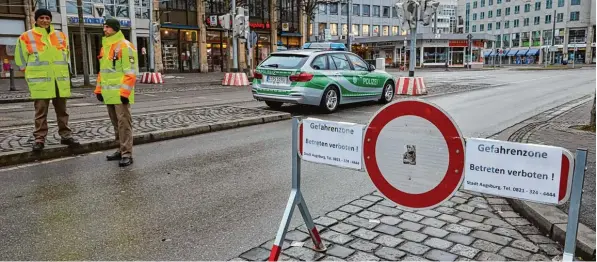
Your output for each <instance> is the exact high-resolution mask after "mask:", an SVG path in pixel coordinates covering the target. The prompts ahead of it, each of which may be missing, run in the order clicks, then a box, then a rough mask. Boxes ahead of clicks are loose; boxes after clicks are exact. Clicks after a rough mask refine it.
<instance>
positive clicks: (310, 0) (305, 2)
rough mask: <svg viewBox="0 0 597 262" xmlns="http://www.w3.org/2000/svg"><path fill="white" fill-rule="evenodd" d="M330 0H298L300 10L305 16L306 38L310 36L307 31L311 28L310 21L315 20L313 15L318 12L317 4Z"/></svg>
mask: <svg viewBox="0 0 597 262" xmlns="http://www.w3.org/2000/svg"><path fill="white" fill-rule="evenodd" d="M329 2H330V0H299V6H300V9H301V12H303V13H304V14H305V16H306V17H307V21H306V22H307V39H308V38H309V37H311V36H310V35H309V33H310V32H311V30H309V28H311V23H312V22H313V20H315V15H316V14H317V13H319V5H320V4H327V3H329Z"/></svg>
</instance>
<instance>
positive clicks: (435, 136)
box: [363, 100, 464, 209]
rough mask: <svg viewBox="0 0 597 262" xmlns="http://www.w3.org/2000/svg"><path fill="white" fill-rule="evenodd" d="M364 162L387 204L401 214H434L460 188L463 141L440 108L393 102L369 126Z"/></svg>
mask: <svg viewBox="0 0 597 262" xmlns="http://www.w3.org/2000/svg"><path fill="white" fill-rule="evenodd" d="M363 159H364V163H365V170H366V171H367V173H368V174H369V176H370V177H371V180H372V181H373V184H375V186H376V187H377V189H379V191H380V192H381V193H382V194H383V195H385V196H386V197H387V198H388V199H390V200H392V201H393V202H395V203H396V204H397V205H399V206H400V207H401V208H404V209H428V208H433V207H435V206H437V205H439V204H441V203H442V202H443V201H445V200H447V199H449V198H450V197H451V196H452V195H453V194H454V193H455V192H456V190H458V188H459V186H460V184H461V183H462V178H463V169H464V138H463V137H462V135H461V133H460V130H459V129H458V127H457V126H456V124H455V123H454V121H452V119H451V118H450V116H449V115H448V114H447V113H445V112H444V111H443V110H442V109H440V108H439V107H437V106H435V105H433V104H431V103H428V102H424V101H419V100H405V101H397V102H394V103H391V104H388V105H386V106H384V107H383V108H381V109H380V110H379V111H378V112H377V113H376V114H375V115H374V116H373V118H372V119H371V121H369V124H368V125H367V127H366V128H365V134H364V139H363Z"/></svg>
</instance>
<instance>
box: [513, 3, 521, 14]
mask: <svg viewBox="0 0 597 262" xmlns="http://www.w3.org/2000/svg"><path fill="white" fill-rule="evenodd" d="M514 13H515V14H520V6H519V5H517V6H515V7H514Z"/></svg>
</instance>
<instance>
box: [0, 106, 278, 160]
mask: <svg viewBox="0 0 597 262" xmlns="http://www.w3.org/2000/svg"><path fill="white" fill-rule="evenodd" d="M273 114H279V112H275V111H267V110H260V109H255V108H242V107H234V106H212V107H199V108H193V109H185V110H176V111H169V112H158V113H151V114H143V115H135V113H134V109H133V133H134V134H135V135H137V134H141V133H149V132H154V131H166V130H169V129H178V128H186V127H193V126H199V125H204V124H213V123H217V122H221V121H234V120H240V119H244V118H248V117H261V116H268V115H273ZM107 115H108V112H107V111H106V118H105V119H99V120H87V121H81V122H75V123H70V124H69V126H70V128H71V129H72V130H73V135H74V136H75V137H76V138H78V139H80V140H81V141H84V140H97V139H113V138H114V128H113V127H112V123H111V122H110V119H109V118H108V117H107ZM48 126H49V132H48V137H47V138H46V145H57V144H60V136H59V135H58V126H57V125H56V123H49V124H48ZM32 133H33V123H32V124H31V125H28V126H21V127H13V128H4V129H0V152H11V151H18V150H29V149H30V148H31V146H32V143H33V141H34V138H33V135H32Z"/></svg>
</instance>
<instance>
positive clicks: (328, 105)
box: [319, 86, 340, 113]
mask: <svg viewBox="0 0 597 262" xmlns="http://www.w3.org/2000/svg"><path fill="white" fill-rule="evenodd" d="M339 104H340V92H338V88H336V87H335V86H330V87H328V88H326V89H325V91H324V92H323V96H322V97H321V103H320V105H319V107H320V108H321V109H322V110H323V111H324V112H325V113H333V112H334V111H336V110H337V109H338V105H339Z"/></svg>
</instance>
